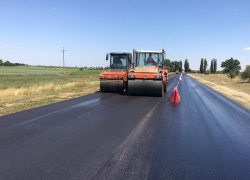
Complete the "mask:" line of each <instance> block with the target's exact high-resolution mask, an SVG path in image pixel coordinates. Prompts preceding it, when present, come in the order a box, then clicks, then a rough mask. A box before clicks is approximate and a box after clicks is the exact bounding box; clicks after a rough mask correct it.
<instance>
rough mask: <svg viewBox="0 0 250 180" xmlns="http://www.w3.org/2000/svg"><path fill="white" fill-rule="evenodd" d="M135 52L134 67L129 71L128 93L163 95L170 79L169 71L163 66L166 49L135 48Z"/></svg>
mask: <svg viewBox="0 0 250 180" xmlns="http://www.w3.org/2000/svg"><path fill="white" fill-rule="evenodd" d="M133 53H134V54H133V58H134V61H133V64H134V68H133V69H131V70H130V71H129V73H128V93H129V94H130V95H149V96H160V97H162V96H163V95H164V92H166V91H167V80H168V71H167V70H164V68H163V67H164V55H165V52H164V50H160V51H139V50H137V51H136V50H134V51H133Z"/></svg>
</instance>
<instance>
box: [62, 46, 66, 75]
mask: <svg viewBox="0 0 250 180" xmlns="http://www.w3.org/2000/svg"><path fill="white" fill-rule="evenodd" d="M65 51H66V50H64V47H63V50H62V52H63V71H64V74H65V62H64V52H65Z"/></svg>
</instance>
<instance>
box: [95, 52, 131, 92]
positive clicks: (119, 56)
mask: <svg viewBox="0 0 250 180" xmlns="http://www.w3.org/2000/svg"><path fill="white" fill-rule="evenodd" d="M106 60H109V61H110V68H109V69H107V70H106V71H104V72H103V73H101V74H100V75H99V79H100V89H101V91H102V92H123V91H124V89H125V90H126V89H127V83H128V78H127V76H128V70H129V68H130V66H131V53H108V54H107V55H106Z"/></svg>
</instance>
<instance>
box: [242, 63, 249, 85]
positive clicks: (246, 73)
mask: <svg viewBox="0 0 250 180" xmlns="http://www.w3.org/2000/svg"><path fill="white" fill-rule="evenodd" d="M241 79H243V80H245V79H248V81H249V82H250V65H247V66H246V69H245V71H243V73H242V74H241Z"/></svg>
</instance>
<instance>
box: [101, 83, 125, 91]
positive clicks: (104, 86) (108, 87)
mask: <svg viewBox="0 0 250 180" xmlns="http://www.w3.org/2000/svg"><path fill="white" fill-rule="evenodd" d="M100 89H101V91H102V92H117V93H118V92H123V90H124V87H123V80H104V81H100Z"/></svg>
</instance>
